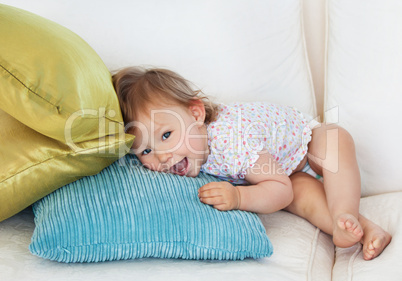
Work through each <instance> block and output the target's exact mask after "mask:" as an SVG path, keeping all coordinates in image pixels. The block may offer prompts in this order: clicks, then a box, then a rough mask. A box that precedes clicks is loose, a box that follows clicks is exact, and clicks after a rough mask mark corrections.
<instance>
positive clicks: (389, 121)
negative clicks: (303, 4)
mask: <svg viewBox="0 0 402 281" xmlns="http://www.w3.org/2000/svg"><path fill="white" fill-rule="evenodd" d="M328 7H329V11H328V14H329V24H328V26H329V34H328V76H327V97H326V118H327V120H328V121H330V122H334V123H336V122H337V123H339V124H340V125H341V126H343V127H345V128H346V129H348V130H349V132H350V133H351V134H352V135H353V137H354V139H355V142H356V149H357V154H358V161H359V165H360V168H361V174H362V195H363V196H367V195H373V194H380V193H384V192H391V191H401V190H402V184H401V175H400V165H399V163H400V159H399V158H400V157H401V156H402V145H401V144H402V133H401V132H400V131H399V127H400V126H398V125H397V124H398V120H399V119H400V114H399V111H400V107H401V105H402V79H401V77H402V67H401V66H402V52H401V50H402V37H401V34H402V17H401V15H402V2H401V1H400V0H386V1H377V0H356V1H338V0H329V2H328Z"/></svg>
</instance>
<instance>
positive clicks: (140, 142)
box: [132, 105, 209, 177]
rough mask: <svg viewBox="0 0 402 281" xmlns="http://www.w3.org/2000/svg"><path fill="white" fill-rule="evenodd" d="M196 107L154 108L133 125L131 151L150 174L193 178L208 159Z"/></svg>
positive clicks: (203, 126) (204, 137)
mask: <svg viewBox="0 0 402 281" xmlns="http://www.w3.org/2000/svg"><path fill="white" fill-rule="evenodd" d="M198 117H199V112H198V111H197V108H195V110H194V107H190V108H186V107H184V106H180V105H177V106H169V107H167V106H154V107H152V109H150V110H149V111H148V114H142V115H140V116H139V117H138V119H137V120H136V121H135V122H134V124H133V126H134V128H135V129H134V135H135V139H134V144H133V146H132V149H133V151H134V153H135V155H136V156H137V157H138V158H139V160H140V161H141V163H142V164H143V165H144V166H145V167H147V168H148V169H151V170H153V171H160V172H166V173H173V174H177V175H180V176H190V177H196V176H197V175H198V174H199V172H200V168H201V165H202V164H204V163H205V162H206V160H207V157H208V152H209V150H208V141H207V131H206V127H205V125H204V119H202V121H200V120H199V118H198Z"/></svg>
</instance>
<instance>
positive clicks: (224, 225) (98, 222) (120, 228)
mask: <svg viewBox="0 0 402 281" xmlns="http://www.w3.org/2000/svg"><path fill="white" fill-rule="evenodd" d="M216 180H217V179H216V178H214V177H212V176H209V175H206V174H200V175H199V176H198V177H197V178H189V177H180V176H177V175H172V174H164V173H158V172H152V171H149V170H147V169H145V168H143V167H142V166H141V164H140V163H139V161H138V159H137V158H136V157H135V156H132V155H127V156H125V157H124V158H122V159H121V160H119V161H117V162H115V163H114V164H112V165H111V166H109V167H107V168H106V169H104V170H103V171H102V172H100V173H99V174H97V175H94V176H88V177H85V178H82V179H80V180H78V181H75V182H73V183H71V184H68V185H66V186H64V187H62V188H60V189H58V190H56V191H55V192H53V193H51V194H50V195H48V196H46V197H45V198H43V199H41V200H40V201H38V202H37V203H35V204H34V206H33V210H34V214H35V230H34V233H33V236H32V241H31V244H30V247H29V248H30V251H31V252H32V253H33V254H35V255H37V256H40V257H43V258H46V259H50V260H56V261H60V262H100V261H108V260H121V259H135V258H145V257H157V258H182V259H214V260H237V259H240V260H242V259H244V258H262V257H268V256H270V255H271V254H272V245H271V242H270V241H269V239H268V237H267V235H266V232H265V228H264V226H263V225H262V223H261V221H260V219H259V218H258V216H257V215H256V214H254V213H249V212H244V211H227V212H222V211H218V210H216V209H214V208H212V207H211V206H208V205H205V204H203V203H201V202H200V201H199V199H198V195H197V194H198V189H199V188H200V187H201V186H202V185H204V184H206V183H208V182H211V181H216Z"/></svg>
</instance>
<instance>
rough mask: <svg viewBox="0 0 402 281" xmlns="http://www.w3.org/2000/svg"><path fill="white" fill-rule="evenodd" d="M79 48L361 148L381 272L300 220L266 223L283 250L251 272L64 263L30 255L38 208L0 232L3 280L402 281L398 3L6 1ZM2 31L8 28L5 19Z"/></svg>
mask: <svg viewBox="0 0 402 281" xmlns="http://www.w3.org/2000/svg"><path fill="white" fill-rule="evenodd" d="M2 3H4V4H7V5H11V6H15V7H19V8H22V9H25V10H28V11H31V12H34V13H36V14H39V15H41V16H44V17H46V18H48V19H51V20H53V21H55V22H58V23H60V24H62V25H64V26H65V27H67V28H69V29H71V30H72V31H74V32H76V33H77V34H78V35H80V36H81V37H83V38H84V39H85V40H86V41H87V42H88V43H89V44H90V45H91V46H92V47H93V48H94V49H95V50H96V51H97V52H98V54H99V55H100V56H101V58H102V59H103V60H104V62H105V63H106V65H107V66H108V68H109V69H110V70H115V69H118V68H120V67H124V66H128V65H152V66H159V67H167V68H170V69H173V70H175V71H177V72H179V73H180V74H182V75H183V76H185V77H186V78H188V79H189V80H191V81H193V82H194V83H195V84H196V85H198V86H199V87H201V88H202V89H203V91H204V92H205V93H207V94H210V95H212V96H215V97H216V100H217V101H223V102H225V101H232V100H233V101H235V100H246V101H247V100H250V101H251V100H254V101H255V100H265V101H271V102H275V103H282V104H290V105H294V106H296V107H298V108H299V109H301V110H302V111H304V112H306V113H308V114H310V115H311V116H313V117H316V118H317V119H319V120H321V121H322V120H325V121H327V122H332V123H338V124H340V125H341V126H343V127H345V128H346V129H348V130H349V131H350V133H351V134H352V135H353V136H354V138H355V142H356V146H357V154H358V161H359V164H360V168H361V176H362V199H361V205H360V211H361V213H362V214H364V215H365V216H367V217H368V218H369V219H371V220H373V221H374V222H376V223H377V224H379V225H380V226H382V227H383V228H384V229H385V230H387V231H388V232H390V233H391V234H392V236H393V239H392V242H391V244H390V245H389V246H388V247H387V248H386V249H385V251H384V252H383V253H382V254H381V255H380V256H379V257H377V258H376V259H374V260H372V261H365V260H363V257H362V253H361V249H362V247H361V245H355V246H353V247H351V248H347V249H340V248H336V247H334V245H333V243H332V240H331V237H330V236H329V235H327V234H324V233H323V232H321V231H320V230H319V229H317V228H316V227H314V226H313V225H311V224H310V223H308V222H307V221H305V220H304V219H302V218H299V217H297V216H295V215H292V214H289V213H287V212H284V211H279V212H277V213H274V214H270V215H261V216H260V218H261V220H262V222H263V224H264V226H265V227H266V230H267V234H268V236H269V238H270V239H271V241H272V243H273V246H274V254H273V256H271V257H269V258H264V259H259V260H253V259H247V260H244V261H191V260H162V259H141V260H129V261H115V262H105V263H96V264H62V263H56V262H52V261H48V260H44V259H41V258H38V257H36V256H33V255H32V254H30V253H29V250H28V245H29V243H30V238H31V235H32V232H33V229H34V222H33V214H32V210H31V209H30V208H28V209H26V210H24V211H22V212H21V213H19V214H17V215H15V216H13V217H11V218H9V219H7V220H5V221H3V222H0V280H2V281H6V280H7V281H8V280H210V281H212V280H223V279H224V280H320V281H321V280H364V281H366V280H387V281H388V280H401V276H402V268H401V266H400V264H401V260H402V251H401V250H400V249H401V248H402V204H401V202H402V183H401V182H402V181H401V179H402V176H401V173H400V171H399V167H398V166H399V165H398V164H399V159H398V157H402V145H401V144H402V133H401V132H399V126H398V125H397V120H398V119H397V118H398V115H399V114H398V110H399V107H400V106H401V105H402V95H401V92H402V81H401V79H400V78H401V77H402V67H401V65H402V52H401V51H400V50H402V36H401V34H402V30H401V29H402V27H401V26H402V4H401V3H400V1H398V0H384V1H379V0H353V1H346V0H344V1H341V0H328V1H327V2H325V1H323V0H308V1H301V0H282V1H277V0H269V1H258V0H251V1H243V0H217V1H216V0H194V1H193V0H191V1H188V0H187V1H186V0H170V1H163V0H147V1H143V0H133V1H129V0H115V1H105V0H98V1H95V0H93V1H89V0H88V1H78V0H69V1H64V0H63V1H50V0H36V1H29V0H3V1H2ZM0 22H1V21H0Z"/></svg>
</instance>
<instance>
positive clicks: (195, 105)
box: [189, 99, 205, 126]
mask: <svg viewBox="0 0 402 281" xmlns="http://www.w3.org/2000/svg"><path fill="white" fill-rule="evenodd" d="M189 109H190V111H191V114H192V116H193V117H194V118H195V121H197V123H200V125H202V126H203V125H204V121H205V107H204V103H203V102H202V101H201V100H200V99H194V100H193V101H192V102H191V105H190V107H189Z"/></svg>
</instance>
